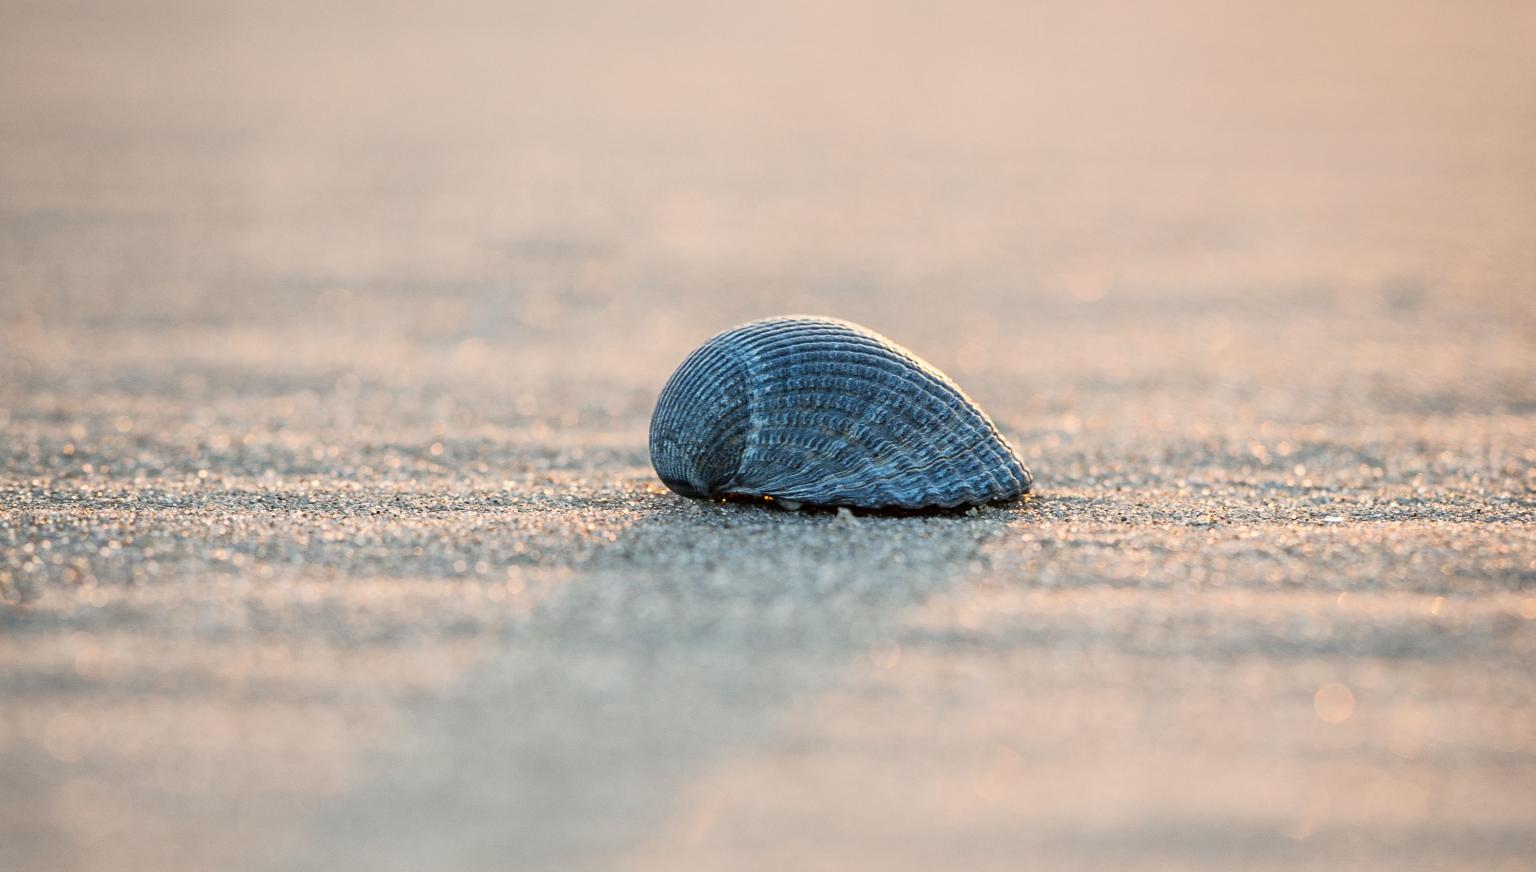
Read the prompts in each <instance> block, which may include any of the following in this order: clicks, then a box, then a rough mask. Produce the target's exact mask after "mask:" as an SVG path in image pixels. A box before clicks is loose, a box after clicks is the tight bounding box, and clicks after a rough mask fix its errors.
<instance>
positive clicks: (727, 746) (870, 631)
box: [283, 492, 1020, 870]
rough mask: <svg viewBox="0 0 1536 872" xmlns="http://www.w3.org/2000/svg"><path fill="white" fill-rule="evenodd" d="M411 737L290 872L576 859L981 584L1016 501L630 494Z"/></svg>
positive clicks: (784, 722) (600, 853)
mask: <svg viewBox="0 0 1536 872" xmlns="http://www.w3.org/2000/svg"><path fill="white" fill-rule="evenodd" d="M636 499H637V501H639V502H640V503H641V505H640V515H639V517H638V518H637V519H636V521H635V523H633V524H632V525H630V526H629V527H628V528H626V529H624V530H623V531H622V532H620V533H619V534H618V535H617V536H616V538H615V539H614V541H611V542H608V543H606V544H604V545H602V546H600V547H598V548H596V549H595V550H594V551H592V552H591V553H590V555H588V556H587V557H586V558H584V559H583V561H582V562H581V563H580V564H579V565H577V566H575V567H573V569H574V570H575V575H574V576H573V577H572V579H571V580H570V581H569V582H567V583H566V584H565V585H563V586H562V587H561V588H559V589H558V590H557V591H556V592H555V593H554V594H553V596H552V598H551V599H550V600H548V601H547V602H546V603H545V604H544V605H542V606H541V607H539V608H537V609H536V610H535V611H534V612H533V613H532V614H531V615H529V617H528V618H527V619H526V620H525V621H523V622H521V623H519V624H517V625H515V626H512V627H509V628H508V630H507V631H506V632H505V633H504V635H503V636H502V638H501V639H500V641H499V642H498V644H497V645H496V647H495V650H493V651H491V652H490V653H489V655H488V656H487V657H486V659H485V660H484V661H483V662H482V663H481V664H480V665H479V667H478V668H476V669H475V670H473V671H472V673H471V674H470V675H469V676H468V677H467V678H466V680H465V681H464V682H463V683H462V684H461V686H460V687H459V688H458V689H457V690H456V691H454V692H452V693H451V694H449V695H448V696H446V697H444V698H438V699H432V700H424V701H422V702H421V703H420V704H419V705H418V706H416V707H415V709H414V710H413V711H412V712H411V713H410V716H409V725H410V729H409V730H408V733H409V736H410V738H409V739H408V740H406V741H403V742H401V743H400V744H399V746H397V747H396V748H395V749H394V750H391V751H386V752H381V753H380V754H378V755H375V757H374V758H373V759H372V760H369V761H367V764H366V765H367V770H368V771H370V772H372V773H375V774H374V775H373V776H372V777H370V778H367V779H365V780H364V781H362V782H361V783H359V784H358V785H357V786H356V787H355V788H353V789H352V790H350V791H349V792H347V793H346V794H344V795H342V796H341V797H339V798H338V799H337V801H336V802H335V803H334V804H332V805H331V806H330V807H329V808H327V809H325V810H324V811H323V813H321V814H320V815H317V816H316V817H315V818H314V819H313V820H312V821H311V826H310V827H309V829H308V834H309V841H308V844H305V845H304V846H303V848H302V852H301V853H302V860H296V861H295V862H294V863H293V864H291V865H288V866H285V867H283V868H287V869H320V868H338V867H341V868H350V867H353V866H357V867H362V866H365V865H367V866H369V867H370V868H402V869H404V868H423V867H428V866H435V867H451V868H487V869H489V868H503V867H505V866H506V865H507V864H508V863H511V864H512V865H515V866H516V867H517V868H519V869H530V870H539V869H571V868H589V867H590V866H592V865H594V864H601V862H602V860H603V859H604V858H609V857H612V856H614V855H615V854H618V853H621V852H623V851H624V850H625V849H627V848H629V847H632V846H634V845H636V844H638V843H639V842H640V841H641V840H643V839H644V838H645V837H647V836H649V835H651V834H654V833H655V832H657V831H658V829H659V828H660V827H662V826H663V825H664V824H665V823H666V821H667V820H668V817H669V815H670V814H671V813H672V812H673V808H672V802H673V800H674V799H679V800H680V799H681V795H682V793H683V788H684V787H685V786H686V785H687V784H689V783H691V782H692V781H694V780H696V779H697V778H698V777H700V775H701V774H702V773H703V772H704V771H705V770H707V769H708V768H709V767H711V766H713V765H715V764H717V763H719V762H721V761H723V760H728V759H732V758H734V757H740V756H744V755H750V754H752V753H754V752H755V750H756V749H758V748H760V747H762V746H763V745H764V744H765V743H767V742H769V741H771V740H772V739H773V737H775V736H776V735H780V734H781V733H782V732H783V731H785V730H786V729H788V728H790V726H791V725H792V724H793V723H794V722H795V719H796V718H797V716H803V715H804V714H805V713H806V712H808V711H809V710H811V709H812V707H813V704H814V702H815V700H816V699H817V698H818V697H819V696H820V695H821V694H822V693H823V692H825V691H826V690H828V689H830V688H832V687H835V686H838V685H840V684H843V683H846V682H849V681H852V682H855V683H857V682H858V680H859V676H860V675H861V672H862V670H865V669H871V668H874V667H872V666H871V657H872V655H871V652H872V651H874V650H875V649H876V646H878V645H880V644H883V643H884V642H885V640H888V639H891V638H893V637H894V634H897V633H899V632H900V631H901V628H902V627H903V626H905V625H906V624H907V622H908V621H909V620H910V616H911V612H912V611H913V610H914V609H918V608H921V607H922V605H923V604H924V603H925V602H927V601H929V600H930V599H931V598H933V597H935V596H938V595H941V594H943V593H945V592H946V591H949V590H951V589H952V588H954V587H956V586H957V585H962V584H964V583H966V582H967V580H969V579H972V578H975V577H978V576H979V575H980V574H982V573H984V572H985V571H986V568H987V562H988V558H987V555H986V552H987V549H988V546H989V544H990V543H992V542H993V541H994V540H997V539H999V538H1000V537H1004V536H1006V535H1007V534H1008V531H1009V529H1010V528H1011V527H1012V526H1013V525H1014V524H1016V523H1017V522H1018V521H1019V520H1020V517H1019V515H1020V513H1019V511H1017V510H1012V509H1003V510H997V509H990V508H986V509H978V510H976V511H975V512H974V513H968V512H967V511H965V510H960V511H943V512H921V513H919V512H886V511H882V512H857V513H854V514H853V515H852V516H850V515H846V514H843V515H840V514H839V513H837V512H836V510H831V509H828V510H822V509H816V510H811V511H800V512H789V511H784V510H782V509H778V508H773V507H770V506H769V505H767V504H766V503H764V502H761V501H758V502H742V501H733V502H727V503H725V504H718V503H701V502H695V501H689V500H685V499H682V498H679V497H677V496H675V495H672V494H665V495H663V494H658V493H654V492H643V493H639V494H637V495H636Z"/></svg>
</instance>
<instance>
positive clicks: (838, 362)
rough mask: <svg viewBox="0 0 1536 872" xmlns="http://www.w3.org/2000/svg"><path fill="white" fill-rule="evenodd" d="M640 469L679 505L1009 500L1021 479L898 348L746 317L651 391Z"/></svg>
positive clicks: (842, 332)
mask: <svg viewBox="0 0 1536 872" xmlns="http://www.w3.org/2000/svg"><path fill="white" fill-rule="evenodd" d="M650 443H651V465H652V466H654V467H655V468H656V474H657V475H659V476H661V480H662V482H664V483H665V484H666V485H667V487H669V488H671V489H672V490H674V491H676V492H678V493H680V494H682V495H683V496H688V497H698V498H712V497H727V496H746V497H769V498H772V500H773V501H774V502H776V503H779V504H780V505H783V506H785V507H787V508H798V506H799V504H802V503H803V504H808V505H817V506H851V507H856V508H871V509H875V508H903V509H921V508H941V507H942V508H949V507H954V506H961V505H980V504H983V503H990V502H1000V501H1004V500H1013V499H1018V498H1019V497H1021V496H1023V495H1024V494H1025V493H1027V492H1028V491H1029V486H1030V482H1031V481H1032V476H1031V475H1030V472H1029V470H1028V469H1027V468H1026V467H1025V466H1024V464H1023V463H1022V462H1021V461H1020V460H1019V458H1018V455H1016V454H1015V453H1014V451H1013V449H1012V448H1011V447H1010V446H1009V445H1008V441H1007V440H1006V439H1004V438H1003V436H1002V434H1000V433H998V431H997V427H996V426H994V425H993V424H992V420H991V419H990V418H988V417H987V415H986V413H985V412H983V411H982V410H981V409H980V408H978V407H977V405H976V404H975V403H974V402H972V401H971V399H970V398H969V397H967V396H966V395H965V392H964V391H962V390H960V388H959V387H958V386H957V385H955V383H954V382H952V381H950V380H949V378H948V377H946V376H945V375H944V374H943V373H941V372H939V371H938V370H937V369H935V368H934V367H932V366H930V365H929V364H927V363H925V362H924V361H923V360H921V359H920V358H918V357H917V355H915V354H913V353H912V352H910V351H908V350H906V349H905V348H902V347H901V346H899V345H897V344H896V343H894V342H892V341H890V340H889V339H886V338H885V337H883V336H881V335H880V334H878V333H875V332H874V331H872V330H867V329H865V328H863V327H860V326H858V325H857V324H851V323H849V322H847V321H839V320H834V319H831V318H813V317H800V316H791V317H782V318H769V319H767V320H764V321H753V322H752V323H750V324H743V325H742V326H740V327H736V328H733V329H731V330H727V331H725V332H724V333H721V334H719V335H718V336H716V337H714V338H713V339H710V340H709V341H708V342H706V343H704V344H703V345H702V346H700V347H699V348H698V350H696V351H694V352H693V353H692V354H690V355H689V356H688V358H687V359H686V360H684V361H683V363H682V365H681V366H679V367H678V368H677V371H676V372H674V373H673V374H672V377H671V378H670V379H668V381H667V384H666V387H664V388H662V391H661V396H660V397H659V398H658V399H657V400H656V411H655V413H654V414H653V415H652V416H651V438H650Z"/></svg>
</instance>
